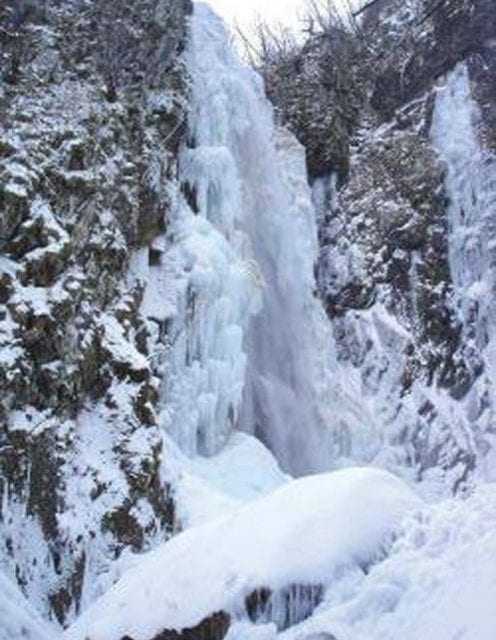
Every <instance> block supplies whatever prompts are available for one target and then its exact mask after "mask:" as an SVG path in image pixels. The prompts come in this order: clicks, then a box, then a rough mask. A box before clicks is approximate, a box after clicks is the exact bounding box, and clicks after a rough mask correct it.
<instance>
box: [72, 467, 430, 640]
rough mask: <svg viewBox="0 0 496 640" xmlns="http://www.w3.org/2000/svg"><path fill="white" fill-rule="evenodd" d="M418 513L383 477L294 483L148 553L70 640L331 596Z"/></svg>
mask: <svg viewBox="0 0 496 640" xmlns="http://www.w3.org/2000/svg"><path fill="white" fill-rule="evenodd" d="M420 504H421V502H420V500H419V499H418V498H417V497H416V496H415V495H414V494H413V493H412V492H411V490H410V489H409V488H408V487H407V486H406V485H405V484H403V482H402V481H401V480H398V479H397V478H395V477H394V476H392V475H390V474H388V473H386V472H383V471H379V470H373V469H348V470H342V471H338V472H335V473H330V474H325V475H320V476H312V477H309V478H303V479H300V480H296V481H294V482H291V483H289V484H287V485H284V486H283V487H281V488H280V489H278V490H276V491H275V492H274V493H272V494H270V495H268V496H265V497H263V498H260V499H259V500H256V501H254V502H253V503H251V504H250V505H248V506H247V507H245V508H243V509H241V510H240V511H238V512H236V513H234V514H233V515H231V516H229V517H226V518H222V519H220V520H216V521H214V522H213V523H209V524H207V525H204V526H201V527H196V528H192V529H190V530H188V531H186V532H185V533H183V534H181V535H179V536H177V537H176V538H174V539H173V540H172V541H170V542H169V543H167V544H166V545H164V546H162V547H161V548H159V549H157V550H156V551H154V552H152V553H150V554H149V555H148V556H147V557H146V558H145V559H143V561H142V562H141V564H140V565H139V566H138V567H136V568H135V569H133V570H131V571H130V572H129V573H127V574H126V575H125V576H124V577H123V578H122V579H121V580H120V582H118V583H117V584H116V585H115V587H114V588H113V589H112V590H111V591H110V592H109V593H108V594H106V595H105V596H104V597H103V598H102V599H101V600H100V601H99V602H97V603H96V604H95V605H94V606H93V607H92V608H90V609H89V610H88V611H87V612H86V614H84V615H83V616H82V617H81V618H80V619H79V620H78V621H77V622H76V623H75V624H74V625H73V626H72V627H71V628H70V629H69V630H68V631H67V633H66V636H65V637H66V640H121V638H123V637H124V636H127V637H130V638H133V640H151V638H154V637H155V636H156V635H157V634H159V633H161V632H163V631H164V630H165V629H167V630H169V629H170V630H178V631H179V630H182V629H191V628H194V627H195V626H197V625H199V624H200V623H201V622H202V621H203V620H205V619H207V618H208V617H210V616H212V615H213V614H215V613H219V612H225V613H227V615H228V616H229V618H230V619H231V620H242V619H243V618H246V616H247V613H246V606H245V603H246V599H247V598H249V597H250V595H252V594H253V593H254V592H255V591H256V590H259V589H270V590H271V591H272V592H274V591H277V590H281V589H287V588H289V587H291V586H292V585H303V586H314V587H318V586H319V585H320V586H321V587H325V586H326V585H329V584H330V583H332V581H333V580H335V579H336V578H337V577H338V576H339V575H341V574H342V573H343V572H346V571H349V570H354V571H361V572H362V573H363V572H364V571H367V570H368V567H369V566H370V565H371V564H372V563H374V562H375V561H377V560H378V559H379V558H381V557H382V556H383V554H384V552H385V550H386V549H387V548H388V547H389V546H390V544H391V542H392V537H393V534H394V533H395V531H396V530H397V529H398V527H399V525H400V523H401V521H402V519H403V517H404V516H405V515H406V514H407V513H408V512H409V511H411V510H412V509H415V508H416V507H418V506H420Z"/></svg>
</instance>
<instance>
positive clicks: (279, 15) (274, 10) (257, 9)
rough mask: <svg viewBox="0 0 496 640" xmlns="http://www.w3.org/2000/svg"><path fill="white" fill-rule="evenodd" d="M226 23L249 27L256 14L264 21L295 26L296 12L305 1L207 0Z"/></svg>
mask: <svg viewBox="0 0 496 640" xmlns="http://www.w3.org/2000/svg"><path fill="white" fill-rule="evenodd" d="M207 2H209V4H211V5H212V7H213V8H214V9H215V10H216V11H217V13H218V14H220V15H221V16H222V17H223V18H224V19H225V20H227V21H228V22H232V21H234V20H236V21H237V22H238V23H239V24H240V25H242V26H245V27H246V26H250V25H251V24H252V22H253V18H254V16H255V15H256V14H257V13H258V14H260V15H261V16H262V17H263V18H264V20H266V21H277V22H283V23H285V24H297V20H298V11H299V10H300V9H301V8H302V6H303V5H304V3H305V0H207Z"/></svg>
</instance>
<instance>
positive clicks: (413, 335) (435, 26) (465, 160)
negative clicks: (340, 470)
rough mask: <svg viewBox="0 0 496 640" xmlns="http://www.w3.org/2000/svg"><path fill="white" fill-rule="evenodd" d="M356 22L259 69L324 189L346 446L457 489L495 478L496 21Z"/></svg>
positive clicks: (353, 453) (490, 11) (435, 12)
mask: <svg viewBox="0 0 496 640" xmlns="http://www.w3.org/2000/svg"><path fill="white" fill-rule="evenodd" d="M359 26H360V36H359V37H357V36H356V35H350V34H348V35H346V32H345V31H343V30H339V29H329V31H328V32H327V33H326V34H324V35H318V36H313V37H311V38H310V39H309V42H308V43H307V44H306V45H305V46H304V47H303V49H302V50H301V51H298V52H296V53H293V54H292V55H291V56H290V57H289V58H288V59H285V60H283V61H279V62H278V63H275V64H273V65H269V66H268V67H267V68H266V69H265V70H264V73H265V78H266V82H267V86H268V92H269V95H270V96H271V98H272V99H273V100H274V101H275V103H276V108H277V112H278V113H279V116H280V118H281V119H282V121H283V122H285V123H287V124H288V125H289V126H290V128H291V129H292V130H293V131H294V132H295V133H296V135H297V137H299V139H300V140H301V141H303V142H304V144H305V145H306V147H307V159H308V164H309V170H310V175H311V177H312V178H313V181H314V194H315V201H316V204H317V206H318V208H319V215H320V233H319V235H320V246H321V252H320V258H319V260H318V263H317V265H316V277H317V290H318V295H319V296H320V297H321V299H322V301H323V303H324V305H325V308H326V311H327V314H328V316H329V319H330V321H331V323H332V328H333V333H334V344H333V345H332V347H331V348H332V350H333V351H334V352H335V362H334V365H333V367H334V378H335V387H336V393H337V396H338V397H339V398H340V404H341V406H342V408H343V409H342V411H340V412H339V411H338V413H340V414H341V415H339V416H338V417H337V418H336V420H335V427H334V428H335V431H336V439H337V442H338V451H339V455H340V456H341V457H342V458H343V460H349V459H352V460H357V459H359V460H362V461H372V460H374V461H375V462H378V463H380V464H386V465H387V466H391V467H394V468H406V469H410V470H411V472H412V473H413V474H414V475H415V477H416V478H417V479H420V480H422V479H424V478H427V477H432V476H433V474H435V475H436V476H438V477H439V480H440V484H441V485H442V486H444V487H445V488H446V489H447V490H448V491H450V490H454V491H458V490H460V489H461V488H462V487H464V486H466V484H467V482H468V481H469V479H470V478H471V477H473V476H474V475H482V476H484V477H488V476H489V477H491V473H490V466H491V450H492V448H493V439H494V435H493V428H492V426H491V421H492V416H493V409H492V407H493V406H494V405H493V403H492V399H491V398H492V393H491V375H492V374H491V371H492V370H493V367H494V364H495V363H494V356H493V355H492V354H493V351H492V347H491V340H492V338H491V330H490V329H489V326H490V324H491V322H492V320H491V317H492V315H491V314H492V311H491V309H490V307H489V306H488V304H486V303H485V301H484V298H485V295H486V293H487V295H489V296H491V295H492V293H489V292H493V291H494V286H495V280H494V272H493V267H492V265H493V258H492V257H491V256H492V252H491V249H490V247H489V246H488V245H490V244H491V239H492V240H494V237H495V236H494V228H493V226H494V225H493V223H491V221H490V218H491V212H493V213H494V198H495V195H496V190H495V186H494V185H495V183H494V177H495V175H496V170H495V158H494V150H495V147H494V135H495V123H496V120H495V109H496V99H495V98H496V97H495V95H494V83H493V82H492V81H491V80H490V77H491V74H493V73H494V64H495V48H494V36H495V34H496V15H495V14H494V8H493V6H492V3H490V2H485V1H483V0H478V1H476V0H473V1H472V0H467V1H464V0H452V1H448V2H444V3H435V2H423V1H421V0H409V1H408V2H394V1H392V0H391V1H388V2H382V3H376V4H374V5H373V6H372V7H371V8H370V10H368V11H366V12H365V13H364V14H363V16H362V18H361V22H360V25H359ZM351 52H355V55H354V56H353V55H351ZM332 54H334V55H332ZM333 61H334V62H333ZM291 73H295V75H296V78H297V81H296V82H293V83H290V84H288V83H287V82H286V81H287V78H288V74H291ZM337 79H340V81H339V82H337ZM315 87H316V89H315ZM311 96H315V97H316V99H317V102H318V104H315V102H311V100H310V97H311ZM457 96H458V97H457ZM309 105H311V111H309ZM448 112H449V115H447V113H448ZM321 114H322V115H321ZM450 122H451V126H450ZM462 130H463V131H464V133H463V134H460V133H458V134H457V131H458V132H460V131H462ZM463 136H465V139H466V140H469V141H470V142H467V143H466V144H465V146H464V144H463V142H462V137H463ZM478 175H479V176H484V177H483V178H481V179H479V178H478V177H477V176H478ZM469 192H470V193H471V194H472V195H471V196H470V193H469ZM462 236H463V238H462ZM477 245H480V246H481V247H482V248H481V251H480V252H479V253H478V252H477V250H476V249H475V247H476V246H477ZM483 292H486V293H483ZM346 387H347V388H348V389H346ZM350 389H351V390H352V391H351V393H350V392H349V390H350ZM356 397H360V398H362V399H363V400H362V402H361V406H359V407H358V406H357V404H356V399H355V398H356ZM478 462H480V464H477V463H478ZM486 469H488V470H489V471H486ZM407 473H410V471H407Z"/></svg>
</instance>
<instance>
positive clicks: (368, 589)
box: [240, 484, 496, 640]
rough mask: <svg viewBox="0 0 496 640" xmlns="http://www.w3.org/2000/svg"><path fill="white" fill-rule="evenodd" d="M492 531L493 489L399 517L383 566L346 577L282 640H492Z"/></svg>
mask: <svg viewBox="0 0 496 640" xmlns="http://www.w3.org/2000/svg"><path fill="white" fill-rule="evenodd" d="M495 531H496V484H495V485H486V486H482V487H480V488H478V489H477V491H476V492H475V494H474V495H473V496H471V497H469V498H468V499H466V500H461V499H452V500H447V501H445V502H442V503H439V504H436V505H434V506H429V507H426V508H425V509H424V510H421V511H419V512H417V513H415V514H413V515H412V516H411V517H409V518H406V519H405V521H404V523H403V527H402V532H401V533H400V535H399V536H398V538H397V540H396V541H395V543H394V545H393V547H392V549H391V552H390V553H389V554H388V557H387V558H386V559H385V560H384V562H381V563H379V564H377V565H375V566H374V567H372V570H371V571H370V573H368V575H363V574H362V575H358V574H355V575H351V574H348V575H347V576H344V577H343V579H342V580H341V581H339V582H338V583H336V584H334V585H333V587H332V589H329V590H328V593H327V596H326V602H325V603H324V604H323V605H322V606H321V608H320V610H319V612H318V614H316V615H314V616H313V618H311V619H309V620H307V621H306V622H304V623H303V624H302V625H300V627H299V628H295V629H292V630H289V631H287V632H286V633H284V634H282V636H281V640H282V638H284V640H302V639H303V638H305V639H306V638H308V637H314V636H318V635H319V634H323V635H325V634H330V635H331V636H335V637H336V638H339V640H397V639H398V638H401V640H431V639H433V638H435V640H494V639H495V638H496V535H495ZM248 637H249V636H248V634H244V636H243V635H240V640H246V639H247V638H248Z"/></svg>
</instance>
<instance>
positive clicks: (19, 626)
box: [0, 572, 60, 640]
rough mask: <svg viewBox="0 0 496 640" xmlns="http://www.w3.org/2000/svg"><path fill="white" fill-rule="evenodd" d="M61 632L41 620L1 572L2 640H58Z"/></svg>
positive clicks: (0, 610)
mask: <svg viewBox="0 0 496 640" xmlns="http://www.w3.org/2000/svg"><path fill="white" fill-rule="evenodd" d="M59 637H60V636H59V632H58V631H56V630H55V628H53V627H52V626H51V625H49V624H48V623H47V622H45V621H44V620H42V619H41V616H40V615H39V614H38V613H37V612H36V611H34V609H33V608H32V606H31V605H30V604H29V603H28V601H27V600H26V598H25V597H24V596H23V594H22V593H21V592H20V591H19V589H18V588H17V587H16V586H14V584H12V582H11V581H10V580H9V579H8V578H7V577H6V576H4V575H3V574H2V573H1V572H0V640H56V639H57V638H59Z"/></svg>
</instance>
